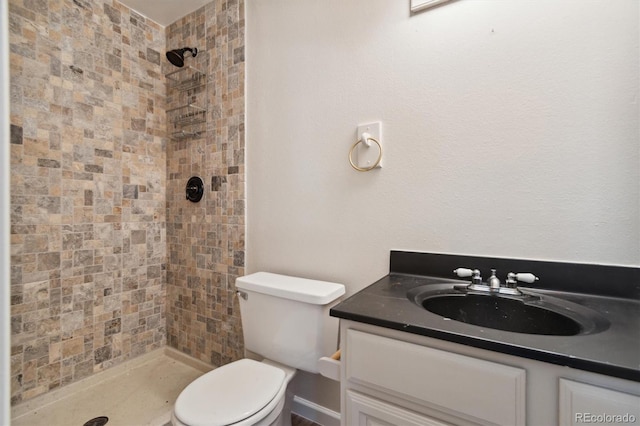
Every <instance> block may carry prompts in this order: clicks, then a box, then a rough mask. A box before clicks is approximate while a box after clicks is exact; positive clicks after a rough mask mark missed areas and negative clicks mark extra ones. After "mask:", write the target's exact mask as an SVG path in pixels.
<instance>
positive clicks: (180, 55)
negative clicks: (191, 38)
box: [167, 47, 198, 68]
mask: <svg viewBox="0 0 640 426" xmlns="http://www.w3.org/2000/svg"><path fill="white" fill-rule="evenodd" d="M185 52H191V57H192V58H195V57H196V55H197V54H198V49H197V48H195V47H194V48H193V49H192V48H190V47H183V48H182V49H173V50H170V51H168V52H167V59H168V60H169V62H171V63H172V64H173V65H175V66H176V67H179V68H182V67H183V66H184V54H185Z"/></svg>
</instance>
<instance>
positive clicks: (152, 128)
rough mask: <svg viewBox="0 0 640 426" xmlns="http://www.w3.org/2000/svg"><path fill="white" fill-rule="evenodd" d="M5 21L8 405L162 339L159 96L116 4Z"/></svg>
mask: <svg viewBox="0 0 640 426" xmlns="http://www.w3.org/2000/svg"><path fill="white" fill-rule="evenodd" d="M9 12H10V48H11V57H10V66H11V144H12V145H11V175H12V179H11V191H12V192H11V212H12V217H11V221H12V259H11V260H12V280H11V294H12V296H11V297H12V300H11V304H12V309H11V329H12V347H11V351H12V352H11V354H12V357H11V360H12V370H11V387H12V390H11V392H12V403H14V404H15V403H17V402H20V401H24V400H27V399H29V398H32V397H34V396H36V395H39V394H42V393H44V392H47V391H49V390H51V389H54V388H57V387H59V386H62V385H65V384H68V383H70V382H74V381H77V380H79V379H82V378H84V377H87V376H89V375H91V374H93V373H94V372H97V371H100V370H102V369H104V368H106V367H109V366H111V365H113V364H117V363H120V362H122V361H124V360H127V359H129V358H132V357H134V356H136V355H139V354H142V353H145V352H148V351H149V350H152V349H154V348H157V347H161V346H163V345H164V344H165V342H166V329H165V326H166V319H165V306H166V303H165V297H166V292H165V285H164V283H165V281H166V271H165V261H166V235H165V234H166V229H165V225H166V219H165V214H166V208H165V207H166V206H165V202H166V200H165V191H166V174H165V167H166V152H165V151H166V137H165V134H166V123H165V109H166V106H165V103H166V102H165V101H166V98H165V94H166V90H165V80H164V77H163V75H162V67H163V64H162V63H161V62H164V46H165V32H164V28H162V27H160V26H158V25H157V24H155V23H154V22H151V21H148V20H146V19H145V18H144V17H142V16H139V15H138V14H136V13H135V12H132V11H130V10H129V9H127V8H126V7H124V6H122V5H120V4H119V3H117V2H115V1H112V0H57V1H47V0H9ZM217 238H218V237H217V236H216V237H215V239H217ZM225 315H226V312H225Z"/></svg>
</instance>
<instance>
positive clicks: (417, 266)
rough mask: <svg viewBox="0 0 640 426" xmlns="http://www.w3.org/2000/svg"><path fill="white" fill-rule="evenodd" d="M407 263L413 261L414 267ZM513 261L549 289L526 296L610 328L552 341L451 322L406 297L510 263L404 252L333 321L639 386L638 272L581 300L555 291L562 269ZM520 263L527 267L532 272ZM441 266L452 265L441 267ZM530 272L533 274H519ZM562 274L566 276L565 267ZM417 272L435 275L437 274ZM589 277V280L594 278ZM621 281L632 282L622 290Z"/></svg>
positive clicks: (577, 273) (577, 269)
mask: <svg viewBox="0 0 640 426" xmlns="http://www.w3.org/2000/svg"><path fill="white" fill-rule="evenodd" d="M407 256H409V257H410V258H412V259H409V261H408V263H407V259H408V258H407ZM415 261H417V262H418V263H416V262H415ZM514 262H515V263H514V264H510V266H513V271H514V272H533V273H534V274H535V275H538V276H540V277H541V280H540V281H541V283H542V284H541V285H545V286H546V287H547V288H522V287H521V288H522V289H523V290H524V291H525V292H529V293H530V294H539V295H548V296H552V297H556V298H561V299H564V300H568V301H570V302H573V303H577V304H579V305H582V306H585V307H587V308H589V309H592V310H594V311H596V312H598V313H599V314H600V315H602V316H603V317H604V318H606V319H607V320H608V322H609V326H608V328H607V329H606V330H604V331H601V332H598V333H594V334H580V335H576V336H549V335H535V334H522V333H514V332H509V331H501V330H495V329H490V328H487V327H479V326H475V325H472V324H466V323H463V322H459V321H452V320H448V319H445V318H443V317H441V316H439V315H437V314H434V313H431V312H429V311H427V310H425V309H423V308H422V307H420V306H418V305H417V304H415V303H413V302H412V301H411V300H409V298H408V297H407V292H408V291H409V290H411V289H413V288H416V287H418V286H425V285H432V286H438V285H441V284H447V283H449V284H451V285H455V284H467V283H468V282H465V281H461V280H453V279H448V278H444V277H442V276H439V275H444V274H445V273H448V274H449V275H451V272H445V271H452V270H453V268H451V265H458V266H463V267H471V268H475V267H476V266H475V265H479V266H478V268H479V269H480V268H482V267H485V266H486V265H495V264H496V263H498V264H500V265H501V266H506V263H509V262H507V260H506V259H493V258H476V257H473V258H471V257H464V256H454V255H433V254H426V253H425V254H422V253H421V254H416V253H405V252H392V255H391V268H390V269H391V271H390V273H389V275H387V276H385V277H383V278H382V279H380V280H378V281H377V282H375V283H373V284H372V285H370V286H368V287H366V288H365V289H363V290H361V291H360V292H358V293H356V294H354V295H353V296H351V297H349V298H348V299H346V300H344V301H343V302H341V303H339V304H338V305H336V306H335V307H333V308H332V309H331V315H332V316H334V317H338V318H343V319H348V320H353V321H358V322H363V323H367V324H372V325H376V326H380V327H385V328H390V329H394V330H400V331H404V332H407V333H413V334H419V335H423V336H428V337H433V338H437V339H441V340H446V341H450V342H455V343H460V344H464V345H468V346H473V347H477V348H481V349H487V350H491V351H495V352H501V353H505V354H509V355H515V356H520V357H524V358H530V359H534V360H538V361H543V362H549V363H553V364H558V365H565V366H568V367H573V368H577V369H581V370H586V371H591V372H595V373H600V374H605V375H608V376H613V377H620V378H623V379H627V380H633V381H637V382H640V300H639V298H638V296H637V294H636V293H637V289H638V283H637V282H635V280H638V277H639V276H640V274H639V271H640V269H639V268H622V269H623V271H614V275H615V274H618V275H616V279H617V281H616V283H615V285H609V286H606V285H604V284H603V285H602V286H601V287H602V288H601V289H600V290H599V292H600V293H605V294H596V290H595V289H594V288H587V289H586V290H588V291H587V292H581V293H577V292H568V291H566V290H564V289H563V290H562V291H558V290H556V289H555V288H554V289H550V288H553V287H554V286H553V285H552V284H553V283H554V280H561V279H563V277H562V276H558V275H557V274H555V273H554V272H553V268H554V267H558V266H559V264H557V263H552V262H536V261H521V260H517V261H514ZM522 262H526V265H524V264H522ZM435 263H438V266H437V267H435V266H434V264H435ZM443 263H444V264H445V265H446V266H444V267H443V266H442V264H443ZM429 264H431V266H429ZM567 265H568V266H570V267H572V268H573V272H572V277H573V278H579V279H582V282H584V281H585V280H587V281H588V280H593V281H594V282H597V281H598V279H600V280H602V279H604V278H603V277H600V278H597V277H594V274H593V269H592V268H591V267H592V266H593V265H584V266H585V268H581V266H582V265H576V264H567ZM525 266H526V267H527V269H521V268H522V267H525ZM549 267H551V268H549ZM603 268H604V270H605V272H606V270H607V268H614V269H616V267H603ZM505 269H506V268H505ZM557 269H558V271H563V272H562V274H565V272H564V270H563V269H562V268H560V267H558V268H557ZM618 269H619V268H618ZM408 272H412V273H408ZM415 272H430V273H431V274H433V275H428V274H424V275H422V274H416V273H415ZM506 272H508V271H506V270H505V271H504V273H505V274H506ZM545 272H546V273H547V274H548V277H549V279H548V280H546V281H545V280H544V278H543V277H544V276H545ZM600 272H602V271H600ZM583 274H587V275H588V276H589V278H587V277H586V276H584V275H583ZM484 275H485V276H488V275H486V274H484ZM596 275H597V274H596ZM620 280H623V281H625V280H631V282H627V284H624V283H621V282H620ZM555 287H558V286H555ZM607 293H609V294H607ZM611 293H613V296H612V294H611Z"/></svg>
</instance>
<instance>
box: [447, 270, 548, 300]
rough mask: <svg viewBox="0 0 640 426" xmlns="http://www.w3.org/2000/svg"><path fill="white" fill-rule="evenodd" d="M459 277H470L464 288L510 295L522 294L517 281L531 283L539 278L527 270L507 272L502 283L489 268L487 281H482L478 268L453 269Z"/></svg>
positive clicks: (494, 271)
mask: <svg viewBox="0 0 640 426" xmlns="http://www.w3.org/2000/svg"><path fill="white" fill-rule="evenodd" d="M453 273H454V274H456V275H457V276H458V277H460V278H466V277H471V284H469V285H468V286H467V287H466V288H467V289H468V290H476V291H486V292H492V293H499V294H509V295H512V296H522V295H523V293H522V292H521V291H520V289H518V282H524V283H529V284H531V283H533V282H534V281H538V280H539V278H538V277H536V276H535V275H533V274H532V273H529V272H519V273H514V272H509V273H508V274H507V280H506V281H505V283H504V284H502V283H501V282H500V279H499V278H498V277H497V276H496V270H495V269H492V270H491V276H490V277H489V279H487V283H486V284H484V283H483V282H482V277H481V276H480V271H479V270H478V269H467V268H457V269H455V270H454V271H453Z"/></svg>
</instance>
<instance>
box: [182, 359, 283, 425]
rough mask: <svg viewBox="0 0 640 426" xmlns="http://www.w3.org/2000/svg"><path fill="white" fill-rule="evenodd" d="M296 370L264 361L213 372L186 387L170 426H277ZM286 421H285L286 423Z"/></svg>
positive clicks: (246, 361)
mask: <svg viewBox="0 0 640 426" xmlns="http://www.w3.org/2000/svg"><path fill="white" fill-rule="evenodd" d="M295 373H296V370H295V369H292V368H289V367H286V366H284V365H279V364H277V363H275V362H272V361H269V360H264V361H262V362H258V361H254V360H252V359H241V360H239V361H235V362H232V363H231V364H227V365H224V366H222V367H219V368H216V369H215V370H212V371H210V372H209V373H207V374H204V375H203V376H200V377H199V378H198V379H196V380H195V381H193V382H192V383H191V384H189V385H188V386H187V387H186V388H185V389H184V390H183V391H182V392H181V393H180V396H179V397H178V399H177V400H176V404H175V407H174V410H173V413H172V417H171V423H172V424H173V425H174V426H226V425H233V426H249V425H251V426H276V425H278V426H280V425H288V424H290V419H287V418H286V416H287V415H290V414H289V413H288V412H284V413H283V408H284V407H285V406H290V401H287V397H289V399H291V397H292V395H287V385H288V384H289V382H290V381H291V379H292V378H293V376H294V375H295ZM287 420H288V421H287Z"/></svg>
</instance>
